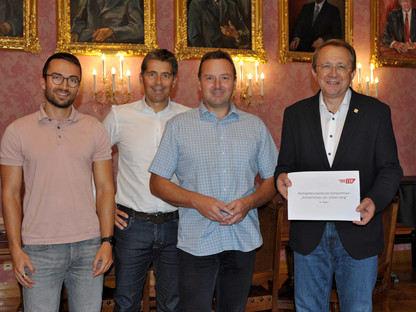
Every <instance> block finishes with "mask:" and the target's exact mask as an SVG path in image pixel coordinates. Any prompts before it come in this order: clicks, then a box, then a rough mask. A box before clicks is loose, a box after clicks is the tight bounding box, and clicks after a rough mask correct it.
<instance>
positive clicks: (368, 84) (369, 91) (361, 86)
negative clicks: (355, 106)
mask: <svg viewBox="0 0 416 312" xmlns="http://www.w3.org/2000/svg"><path fill="white" fill-rule="evenodd" d="M361 69H362V66H361V63H358V64H357V84H358V86H357V90H356V91H357V92H358V93H361V94H366V95H369V96H373V97H375V98H378V83H379V80H378V78H377V77H376V78H375V79H374V64H373V63H371V64H370V77H368V76H367V77H366V79H365V82H364V79H363V78H362V75H361ZM351 84H352V82H351Z"/></svg>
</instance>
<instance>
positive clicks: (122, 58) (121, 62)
mask: <svg viewBox="0 0 416 312" xmlns="http://www.w3.org/2000/svg"><path fill="white" fill-rule="evenodd" d="M123 61H124V57H123V55H120V78H121V79H123Z"/></svg>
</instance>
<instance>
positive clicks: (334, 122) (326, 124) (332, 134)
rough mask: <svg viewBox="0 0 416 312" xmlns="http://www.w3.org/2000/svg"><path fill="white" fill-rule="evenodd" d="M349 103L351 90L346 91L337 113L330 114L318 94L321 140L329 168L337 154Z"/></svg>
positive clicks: (320, 95)
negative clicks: (322, 140)
mask: <svg viewBox="0 0 416 312" xmlns="http://www.w3.org/2000/svg"><path fill="white" fill-rule="evenodd" d="M350 101H351V90H350V89H348V91H347V93H346V94H345V96H344V99H343V100H342V103H341V105H340V107H339V108H338V111H337V112H330V111H329V110H328V108H327V106H326V104H325V102H324V98H323V96H322V92H321V93H320V94H319V112H320V115H321V129H322V138H323V139H324V144H325V150H326V156H327V157H328V162H329V165H330V166H331V167H332V163H333V161H334V157H335V153H336V152H337V148H338V144H339V139H340V138H341V133H342V129H343V128H344V124H345V119H346V118H347V113H348V109H349V107H350Z"/></svg>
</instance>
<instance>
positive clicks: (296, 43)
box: [289, 38, 300, 51]
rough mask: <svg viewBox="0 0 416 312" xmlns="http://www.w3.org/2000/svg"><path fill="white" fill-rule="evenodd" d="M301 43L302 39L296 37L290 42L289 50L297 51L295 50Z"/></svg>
mask: <svg viewBox="0 0 416 312" xmlns="http://www.w3.org/2000/svg"><path fill="white" fill-rule="evenodd" d="M299 43H300V39H299V38H295V39H293V40H292V41H291V42H290V44H289V50H290V51H295V50H296V49H297V48H298V46H299Z"/></svg>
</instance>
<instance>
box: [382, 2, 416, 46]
mask: <svg viewBox="0 0 416 312" xmlns="http://www.w3.org/2000/svg"><path fill="white" fill-rule="evenodd" d="M398 3H399V5H400V7H399V8H398V9H393V10H391V11H390V12H389V14H388V16H387V22H386V27H385V28H384V32H383V37H382V41H383V43H384V44H385V45H386V46H388V47H389V48H392V49H395V50H396V51H397V52H399V53H405V52H407V51H408V50H413V49H415V48H416V9H415V8H414V7H413V5H412V0H398Z"/></svg>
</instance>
